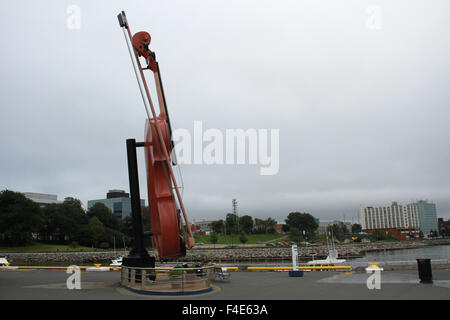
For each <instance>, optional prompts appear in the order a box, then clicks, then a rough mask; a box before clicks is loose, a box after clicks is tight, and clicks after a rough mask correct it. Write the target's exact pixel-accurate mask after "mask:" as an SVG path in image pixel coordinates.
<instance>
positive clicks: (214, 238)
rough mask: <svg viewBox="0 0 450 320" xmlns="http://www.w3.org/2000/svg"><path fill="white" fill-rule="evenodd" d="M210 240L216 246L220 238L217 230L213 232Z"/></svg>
mask: <svg viewBox="0 0 450 320" xmlns="http://www.w3.org/2000/svg"><path fill="white" fill-rule="evenodd" d="M209 240H210V241H211V243H212V244H214V247H215V246H216V243H217V241H218V240H219V237H218V235H217V233H216V232H214V231H213V232H211V234H210V237H209Z"/></svg>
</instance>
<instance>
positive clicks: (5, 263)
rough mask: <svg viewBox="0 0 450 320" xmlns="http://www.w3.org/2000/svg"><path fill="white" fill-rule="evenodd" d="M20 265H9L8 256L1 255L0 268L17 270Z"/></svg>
mask: <svg viewBox="0 0 450 320" xmlns="http://www.w3.org/2000/svg"><path fill="white" fill-rule="evenodd" d="M18 268H19V267H11V266H10V265H9V262H8V259H7V258H6V257H0V269H9V270H15V269H18Z"/></svg>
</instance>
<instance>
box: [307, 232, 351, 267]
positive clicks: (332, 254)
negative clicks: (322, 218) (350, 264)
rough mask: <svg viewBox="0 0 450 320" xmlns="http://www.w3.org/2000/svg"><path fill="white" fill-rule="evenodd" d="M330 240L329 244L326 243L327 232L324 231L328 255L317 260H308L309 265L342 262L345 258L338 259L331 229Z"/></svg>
mask: <svg viewBox="0 0 450 320" xmlns="http://www.w3.org/2000/svg"><path fill="white" fill-rule="evenodd" d="M330 235H331V241H330V243H331V244H329V243H328V232H327V233H326V236H327V247H328V256H327V258H326V259H319V260H314V257H313V260H311V261H308V263H307V264H308V265H309V266H317V265H335V264H339V263H344V262H345V261H346V260H345V259H338V255H339V254H338V251H337V250H336V248H335V247H334V237H333V232H332V231H331V234H330Z"/></svg>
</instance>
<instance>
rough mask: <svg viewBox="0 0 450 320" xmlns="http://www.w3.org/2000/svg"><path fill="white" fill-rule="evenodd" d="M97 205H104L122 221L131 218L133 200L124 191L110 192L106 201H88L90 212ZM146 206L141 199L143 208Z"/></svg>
mask: <svg viewBox="0 0 450 320" xmlns="http://www.w3.org/2000/svg"><path fill="white" fill-rule="evenodd" d="M96 203H103V204H104V205H105V206H107V207H108V208H109V209H111V211H112V212H113V213H114V214H115V215H116V216H117V217H118V218H120V219H125V217H127V216H131V198H130V195H129V194H128V193H126V192H125V191H124V190H116V189H114V190H109V191H108V193H107V194H106V199H97V200H89V201H88V210H89V209H90V208H91V207H92V206H93V205H94V204H96ZM144 205H145V200H143V199H141V206H144Z"/></svg>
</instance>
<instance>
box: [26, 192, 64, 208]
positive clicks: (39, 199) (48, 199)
mask: <svg viewBox="0 0 450 320" xmlns="http://www.w3.org/2000/svg"><path fill="white" fill-rule="evenodd" d="M22 194H23V195H24V196H25V197H26V198H28V199H30V200H32V201H34V202H36V203H37V204H39V206H41V207H45V206H47V205H49V204H53V203H62V202H63V201H59V200H58V196H57V195H56V194H47V193H36V192H22Z"/></svg>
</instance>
